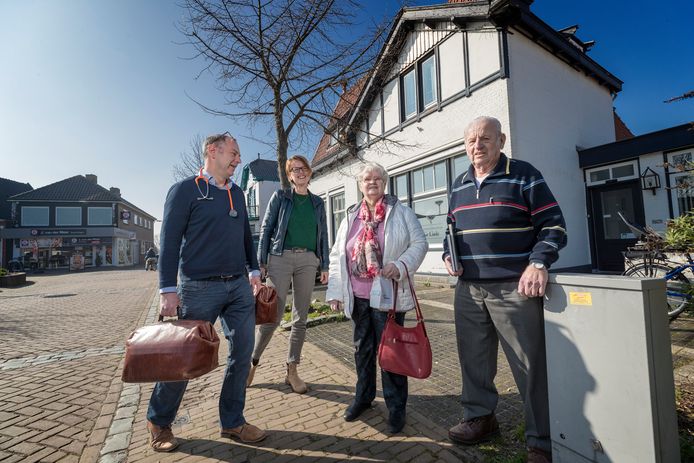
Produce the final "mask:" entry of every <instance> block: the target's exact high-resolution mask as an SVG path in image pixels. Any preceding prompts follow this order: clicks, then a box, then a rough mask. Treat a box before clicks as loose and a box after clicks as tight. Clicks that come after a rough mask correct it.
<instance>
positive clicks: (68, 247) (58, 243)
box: [9, 228, 135, 270]
mask: <svg viewBox="0 0 694 463" xmlns="http://www.w3.org/2000/svg"><path fill="white" fill-rule="evenodd" d="M9 232H10V233H11V234H13V235H24V236H18V237H14V239H12V240H11V241H12V243H13V245H12V257H11V259H12V260H13V261H15V262H17V263H20V264H21V265H22V266H23V267H24V268H25V269H28V270H39V269H46V270H49V269H66V270H67V269H71V270H81V269H84V268H92V267H102V266H109V267H110V266H128V265H133V243H134V242H135V234H134V233H133V232H129V231H125V230H120V229H113V228H111V229H92V230H89V229H72V230H36V229H30V230H27V229H14V230H9ZM103 235H112V236H103Z"/></svg>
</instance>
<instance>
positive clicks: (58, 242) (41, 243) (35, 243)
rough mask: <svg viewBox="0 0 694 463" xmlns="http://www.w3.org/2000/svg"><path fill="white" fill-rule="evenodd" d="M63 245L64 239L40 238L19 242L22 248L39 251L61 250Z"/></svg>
mask: <svg viewBox="0 0 694 463" xmlns="http://www.w3.org/2000/svg"><path fill="white" fill-rule="evenodd" d="M62 245H63V239H62V238H38V239H32V240H20V241H19V247H20V248H27V249H28V248H31V249H38V248H59V247H61V246H62Z"/></svg>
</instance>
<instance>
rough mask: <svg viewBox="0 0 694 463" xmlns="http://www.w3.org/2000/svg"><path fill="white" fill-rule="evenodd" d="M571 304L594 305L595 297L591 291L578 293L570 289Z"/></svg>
mask: <svg viewBox="0 0 694 463" xmlns="http://www.w3.org/2000/svg"><path fill="white" fill-rule="evenodd" d="M569 304H571V305H593V297H592V294H590V293H577V292H573V291H569Z"/></svg>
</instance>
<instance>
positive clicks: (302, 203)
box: [247, 156, 329, 394]
mask: <svg viewBox="0 0 694 463" xmlns="http://www.w3.org/2000/svg"><path fill="white" fill-rule="evenodd" d="M285 169H286V172H287V177H288V178H289V181H290V182H291V183H292V189H291V190H278V191H276V192H275V193H274V194H273V195H272V198H270V202H269V203H268V208H267V210H266V211H265V217H264V218H263V225H262V226H261V228H260V242H259V244H258V262H259V264H260V271H261V272H262V273H263V275H264V276H267V278H268V281H269V283H270V285H271V286H274V287H275V289H276V290H277V321H276V323H266V324H264V325H260V326H258V327H257V328H256V333H255V346H254V348H253V356H252V359H251V360H252V365H251V371H250V372H249V374H248V381H247V386H250V385H251V383H252V382H253V376H254V375H255V370H256V368H257V367H258V363H259V362H260V356H261V355H262V353H263V351H264V350H265V348H266V347H267V345H268V343H269V342H270V339H271V338H272V334H273V333H274V332H275V330H276V329H277V325H278V324H279V323H280V321H281V320H282V316H283V315H284V304H285V299H286V297H287V292H288V291H289V285H290V284H291V286H292V295H293V301H294V303H293V304H292V331H291V334H290V336H289V352H288V353H287V377H286V378H285V383H286V384H289V385H290V386H291V388H292V390H293V391H294V392H296V393H299V394H303V393H305V392H306V391H307V390H308V388H307V387H306V383H305V382H304V381H303V380H302V379H301V378H300V377H299V374H298V372H297V366H298V364H299V362H300V360H301V349H302V347H303V345H304V339H305V338H306V319H307V317H308V309H309V305H310V304H311V294H312V293H313V286H314V284H315V281H316V269H317V268H318V267H320V269H321V277H320V281H321V283H322V284H325V283H327V281H328V265H329V250H328V227H327V224H326V218H325V205H324V204H323V200H322V199H321V198H320V197H319V196H316V195H314V194H313V193H311V192H310V191H308V184H309V181H310V180H311V174H312V171H311V167H310V165H309V163H308V160H307V159H306V158H305V157H303V156H293V157H291V158H289V159H288V160H287V163H286V165H285ZM310 230H315V233H310V232H309V231H310Z"/></svg>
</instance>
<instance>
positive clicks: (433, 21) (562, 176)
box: [311, 0, 622, 274]
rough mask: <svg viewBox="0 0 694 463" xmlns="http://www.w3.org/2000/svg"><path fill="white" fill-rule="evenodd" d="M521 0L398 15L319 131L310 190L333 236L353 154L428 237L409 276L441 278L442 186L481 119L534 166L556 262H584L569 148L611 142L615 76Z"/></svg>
mask: <svg viewBox="0 0 694 463" xmlns="http://www.w3.org/2000/svg"><path fill="white" fill-rule="evenodd" d="M531 3H532V0H491V1H471V2H464V3H450V4H442V5H435V6H428V7H417V8H405V9H403V10H401V11H400V12H399V13H398V16H397V17H396V18H395V21H394V26H393V29H392V30H391V32H390V35H389V37H388V40H387V43H386V44H385V45H384V47H383V49H382V50H381V53H380V55H379V59H378V61H377V63H376V65H375V67H374V72H373V73H372V75H370V76H368V77H367V78H365V79H364V80H363V81H360V82H359V83H357V84H356V85H354V86H353V87H352V89H350V90H349V91H348V92H347V93H346V95H345V96H344V98H343V101H341V102H340V103H339V104H338V107H337V108H336V110H335V118H336V120H338V121H341V122H342V127H340V124H339V123H337V124H335V126H334V127H333V130H332V131H331V133H330V134H326V135H325V136H324V137H323V140H321V143H320V145H319V147H318V149H317V151H316V155H315V156H314V159H313V163H312V164H313V168H314V170H315V172H314V178H313V181H312V183H311V191H312V192H314V193H316V194H319V195H322V196H323V197H324V199H325V200H326V205H327V207H328V218H329V220H328V222H329V228H330V235H331V236H334V233H335V231H336V228H337V226H338V225H339V222H340V220H341V219H342V217H343V216H344V211H345V209H346V207H348V206H349V205H350V204H353V203H355V202H357V201H358V200H359V199H360V197H359V195H360V194H359V191H358V188H357V181H356V179H355V174H356V172H357V171H358V170H359V167H360V162H361V159H364V160H370V161H376V162H379V163H380V164H382V165H383V166H384V167H386V169H387V170H388V172H389V174H390V177H391V180H390V184H389V187H388V188H389V191H390V192H392V193H393V194H396V195H397V196H398V197H400V199H401V200H402V201H403V202H404V203H405V204H408V205H410V206H411V207H412V208H413V210H414V211H415V213H417V214H418V215H419V217H420V220H421V223H422V226H423V228H424V230H425V232H426V233H427V236H428V239H429V253H428V255H427V257H426V258H425V260H424V263H423V264H422V266H421V267H420V269H419V271H420V272H421V273H431V274H445V268H444V266H443V263H442V261H441V252H442V240H443V231H444V229H445V217H446V212H447V209H448V199H447V196H448V187H449V185H450V183H451V180H452V179H454V178H455V177H456V176H458V175H459V174H460V173H462V172H464V171H465V170H466V169H467V167H468V165H469V162H468V160H467V157H466V155H465V148H464V143H463V128H464V126H465V125H466V124H467V123H468V122H469V121H470V120H472V119H473V118H475V117H477V116H481V115H487V116H494V117H496V118H498V119H499V120H500V121H501V123H502V126H503V130H504V132H505V133H506V134H507V142H506V146H505V148H504V152H505V153H506V154H507V155H509V156H510V157H514V158H518V159H523V160H526V161H529V162H530V163H532V164H533V165H535V166H536V167H537V168H539V169H540V170H541V171H542V173H543V174H544V176H545V178H546V180H547V182H548V184H549V186H550V188H551V189H552V191H553V192H554V194H555V196H556V197H557V200H558V201H559V203H560V205H561V207H562V210H563V212H564V215H565V217H566V222H567V227H568V230H567V231H568V237H569V245H568V246H567V248H566V249H564V250H563V251H562V253H561V257H560V259H559V261H558V262H557V263H556V264H555V266H554V268H555V269H565V270H566V269H571V270H590V269H591V256H590V253H589V252H588V250H589V248H590V244H589V243H590V239H589V228H588V224H587V221H586V210H587V209H586V192H585V185H584V181H583V174H582V170H581V168H580V167H579V156H578V153H577V150H578V149H581V148H585V147H591V146H596V145H602V144H606V143H610V142H613V141H615V121H614V115H613V107H612V100H613V97H614V95H615V94H616V93H617V92H619V91H620V90H621V84H622V82H621V81H620V80H619V79H617V78H616V77H614V76H613V75H612V74H610V73H609V72H608V71H606V70H605V69H604V68H603V67H601V66H600V65H599V64H598V63H596V62H595V61H593V60H592V59H591V58H590V57H589V56H588V55H587V54H586V52H587V50H588V48H589V47H590V45H592V44H591V43H584V42H582V41H581V40H579V39H578V38H577V37H576V36H575V31H576V27H573V28H569V29H565V30H563V31H556V30H554V29H552V28H551V27H550V26H548V25H547V24H546V23H544V22H543V21H542V20H541V19H540V18H538V17H537V16H535V15H534V14H533V13H532V12H531V11H530V4H531ZM346 122H348V124H347V123H346ZM345 127H346V128H347V129H345ZM350 127H352V128H350ZM353 127H359V129H358V130H357V129H353ZM337 139H339V140H340V142H337Z"/></svg>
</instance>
